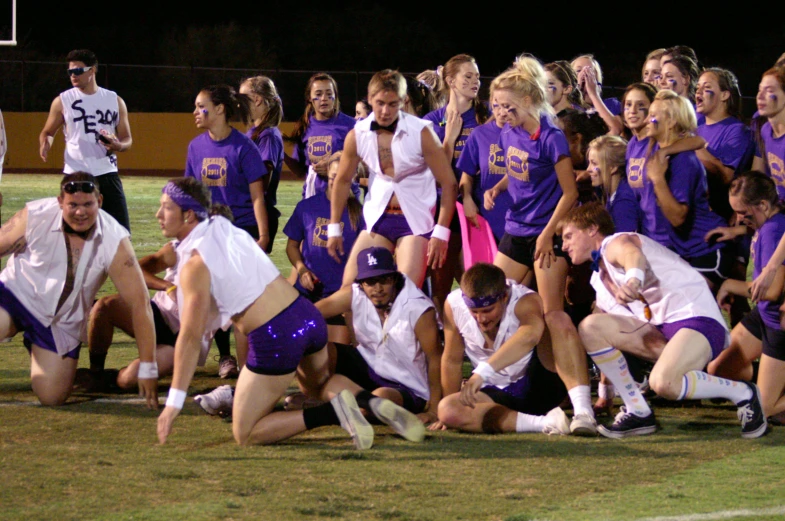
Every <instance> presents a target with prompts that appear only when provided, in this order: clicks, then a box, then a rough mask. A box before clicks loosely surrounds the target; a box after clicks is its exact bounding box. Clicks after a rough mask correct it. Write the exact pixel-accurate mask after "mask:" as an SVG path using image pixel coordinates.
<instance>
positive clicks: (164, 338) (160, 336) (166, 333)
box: [150, 300, 177, 347]
mask: <svg viewBox="0 0 785 521" xmlns="http://www.w3.org/2000/svg"><path fill="white" fill-rule="evenodd" d="M150 307H151V308H153V323H154V324H155V343H156V344H158V345H166V346H172V347H174V345H175V344H176V343H177V333H174V332H172V328H170V327H169V324H167V323H166V320H164V316H163V315H162V314H161V310H160V309H158V304H156V303H155V302H153V301H152V300H151V301H150Z"/></svg>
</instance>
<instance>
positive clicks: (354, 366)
mask: <svg viewBox="0 0 785 521" xmlns="http://www.w3.org/2000/svg"><path fill="white" fill-rule="evenodd" d="M335 349H336V351H337V352H338V356H337V359H338V360H337V363H336V365H335V374H340V375H343V376H345V377H346V378H348V379H349V380H351V381H352V382H354V383H356V384H357V385H359V386H360V387H362V388H363V389H365V390H366V391H371V392H373V391H375V390H376V389H379V388H380V387H387V388H390V389H395V390H396V391H398V392H399V393H401V398H403V408H404V409H406V410H407V411H409V412H411V413H414V414H418V413H421V412H423V410H425V405H426V401H425V400H423V399H422V398H420V397H419V396H417V395H416V394H414V391H412V390H411V389H409V388H408V387H406V386H405V385H403V384H400V383H398V382H394V381H392V380H388V379H386V378H383V377H381V376H379V375H378V374H376V371H374V370H373V369H372V368H371V366H369V365H368V362H366V361H365V358H363V356H362V355H361V354H360V352H359V351H358V350H357V349H356V348H354V347H352V346H347V345H344V344H335Z"/></svg>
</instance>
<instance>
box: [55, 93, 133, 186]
mask: <svg viewBox="0 0 785 521" xmlns="http://www.w3.org/2000/svg"><path fill="white" fill-rule="evenodd" d="M60 101H61V102H62V104H63V116H64V118H65V167H64V168H63V172H64V173H66V174H72V173H74V172H87V173H88V174H92V175H95V176H98V175H102V174H108V173H112V172H117V156H116V155H115V154H114V153H112V154H108V153H107V150H106V148H104V146H103V145H102V144H101V142H100V141H99V140H98V132H99V131H100V130H106V131H107V132H110V133H112V134H114V133H115V131H116V129H117V124H118V123H119V121H120V107H119V105H118V103H117V94H116V93H115V92H113V91H111V90H107V89H104V88H102V87H98V90H97V91H96V93H95V94H85V93H84V92H82V91H81V90H79V89H77V88H76V87H74V88H72V89H69V90H67V91H65V92H62V93H61V94H60Z"/></svg>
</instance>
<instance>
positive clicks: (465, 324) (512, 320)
mask: <svg viewBox="0 0 785 521" xmlns="http://www.w3.org/2000/svg"><path fill="white" fill-rule="evenodd" d="M507 288H508V290H509V292H510V300H509V301H508V302H507V307H506V308H505V310H504V315H502V319H501V322H499V331H498V332H497V333H496V338H495V340H494V342H493V347H491V348H490V349H487V348H486V346H485V336H483V334H482V331H480V326H479V325H478V324H477V321H476V320H475V319H474V317H473V316H472V315H471V312H470V311H469V308H468V307H467V306H466V303H465V302H464V301H463V293H462V291H461V289H460V288H458V289H456V290H454V291H453V292H452V293H450V294H449V295H447V302H449V303H450V308H451V309H452V315H453V320H455V327H457V328H458V332H459V333H460V334H461V337H463V344H464V346H465V348H466V356H468V357H469V360H471V362H472V365H473V366H475V367H477V364H479V363H481V362H487V361H488V359H489V358H490V357H491V356H492V355H493V354H494V353H495V352H496V351H498V350H499V348H500V347H501V346H502V345H503V344H504V343H505V342H506V341H507V340H508V339H509V338H510V337H511V336H512V335H514V334H515V332H516V331H518V328H519V327H520V326H521V323H520V321H519V320H518V317H517V316H516V315H515V306H516V304H517V303H518V301H519V300H520V299H521V297H525V296H526V295H530V294H532V293H534V292H533V291H532V290H530V289H529V288H527V287H526V286H524V285H522V284H516V283H515V281H513V280H511V279H508V280H507ZM532 356H534V349H532V350H531V351H529V353H527V354H526V356H524V357H523V358H521V359H520V360H518V361H517V362H515V363H513V364H510V365H508V366H507V367H505V368H504V369H502V370H501V371H497V372H496V374H494V375H493V376H491V377H490V378H489V379H488V380H487V381H486V382H485V385H494V386H496V387H498V388H499V389H504V388H505V387H507V386H509V385H510V384H513V383H515V382H517V381H518V380H520V379H521V378H523V377H524V376H526V370H527V369H528V367H529V362H530V361H531V359H532Z"/></svg>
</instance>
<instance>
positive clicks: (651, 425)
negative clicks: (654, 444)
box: [597, 405, 657, 438]
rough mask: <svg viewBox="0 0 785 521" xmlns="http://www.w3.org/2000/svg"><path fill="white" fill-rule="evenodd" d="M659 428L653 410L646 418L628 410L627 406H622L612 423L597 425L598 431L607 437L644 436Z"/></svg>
mask: <svg viewBox="0 0 785 521" xmlns="http://www.w3.org/2000/svg"><path fill="white" fill-rule="evenodd" d="M656 430H657V420H655V419H654V413H653V412H652V413H651V414H649V415H648V416H646V417H645V418H642V417H640V416H636V415H635V414H632V413H630V412H627V407H625V406H623V405H622V407H621V410H620V411H619V414H617V415H616V418H615V419H614V421H613V424H612V425H609V426H607V427H606V426H605V425H600V426H599V427H597V432H599V433H600V434H602V435H603V436H605V437H606V438H626V437H627V436H642V435H644V434H652V433H653V432H654V431H656Z"/></svg>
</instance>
